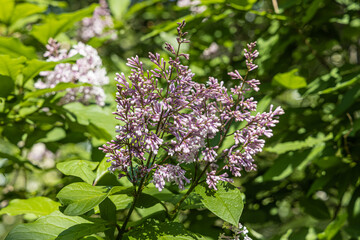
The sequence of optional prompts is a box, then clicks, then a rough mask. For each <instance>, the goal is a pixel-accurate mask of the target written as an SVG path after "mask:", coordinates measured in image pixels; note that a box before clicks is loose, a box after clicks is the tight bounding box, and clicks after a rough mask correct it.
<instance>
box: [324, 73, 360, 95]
mask: <svg viewBox="0 0 360 240" xmlns="http://www.w3.org/2000/svg"><path fill="white" fill-rule="evenodd" d="M359 80H360V75H357V76H356V77H354V78H352V79H350V80H349V81H346V82H340V83H338V84H336V86H335V87H331V88H327V89H325V90H322V91H320V92H319V94H328V93H332V92H335V91H337V90H340V89H343V88H346V87H349V86H351V85H353V84H355V83H357V82H358V81H359Z"/></svg>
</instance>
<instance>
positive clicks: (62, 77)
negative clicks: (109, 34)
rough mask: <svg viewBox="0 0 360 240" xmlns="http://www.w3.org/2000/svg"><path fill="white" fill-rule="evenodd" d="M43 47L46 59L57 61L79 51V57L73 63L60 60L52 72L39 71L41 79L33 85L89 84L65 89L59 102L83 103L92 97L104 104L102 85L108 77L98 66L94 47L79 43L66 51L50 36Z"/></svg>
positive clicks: (101, 67) (100, 104)
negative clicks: (44, 47) (64, 93)
mask: <svg viewBox="0 0 360 240" xmlns="http://www.w3.org/2000/svg"><path fill="white" fill-rule="evenodd" d="M46 49H47V51H46V52H45V54H44V57H47V61H59V60H62V59H66V58H69V57H72V56H75V55H76V54H80V55H81V56H82V58H80V59H78V60H77V61H76V63H75V64H70V63H60V64H58V65H56V67H55V69H54V70H53V71H43V72H40V76H43V77H44V79H43V80H38V81H37V82H36V83H35V88H38V89H46V88H53V87H55V86H56V85H57V84H59V83H89V84H91V85H93V86H81V87H78V88H68V89H67V90H66V92H67V93H66V95H65V96H64V97H63V98H62V99H61V100H60V104H66V103H69V102H74V101H79V102H82V103H85V104H87V103H89V101H90V100H91V99H95V102H96V104H98V105H99V106H104V105H105V93H104V90H103V89H102V85H105V84H108V83H109V78H108V77H107V76H106V70H105V68H103V66H102V61H101V58H100V57H99V55H98V53H97V51H96V49H94V48H93V47H91V46H89V45H86V44H84V43H82V42H79V43H78V44H76V45H74V46H73V47H72V48H71V49H70V50H69V51H68V50H67V49H65V48H62V47H61V45H60V44H59V43H58V42H57V41H56V40H54V39H52V38H51V39H49V42H48V44H47V45H46Z"/></svg>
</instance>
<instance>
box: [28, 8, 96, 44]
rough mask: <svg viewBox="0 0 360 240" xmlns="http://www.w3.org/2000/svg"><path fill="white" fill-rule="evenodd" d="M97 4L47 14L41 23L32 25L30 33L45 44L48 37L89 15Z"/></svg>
mask: <svg viewBox="0 0 360 240" xmlns="http://www.w3.org/2000/svg"><path fill="white" fill-rule="evenodd" d="M97 6H98V5H97V4H92V5H91V6H89V7H87V8H83V9H80V10H78V11H76V12H72V13H63V14H59V15H55V14H49V15H48V16H46V18H45V19H44V21H43V23H42V24H41V25H34V27H33V29H32V31H31V35H33V36H34V37H35V38H36V39H37V40H39V42H41V43H42V44H44V45H45V44H46V43H47V42H48V40H49V38H55V37H56V36H57V35H58V34H59V33H62V32H65V31H66V30H68V29H70V28H72V27H73V26H74V24H75V23H76V22H78V21H80V20H81V19H83V18H84V17H89V16H91V14H92V13H93V11H94V9H95V7H97Z"/></svg>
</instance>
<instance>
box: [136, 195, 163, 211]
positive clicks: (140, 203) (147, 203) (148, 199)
mask: <svg viewBox="0 0 360 240" xmlns="http://www.w3.org/2000/svg"><path fill="white" fill-rule="evenodd" d="M158 203H160V201H159V200H158V199H157V198H155V197H153V196H151V195H149V194H146V193H141V195H140V197H139V198H138V200H137V201H136V207H137V208H149V207H152V206H154V205H156V204H158Z"/></svg>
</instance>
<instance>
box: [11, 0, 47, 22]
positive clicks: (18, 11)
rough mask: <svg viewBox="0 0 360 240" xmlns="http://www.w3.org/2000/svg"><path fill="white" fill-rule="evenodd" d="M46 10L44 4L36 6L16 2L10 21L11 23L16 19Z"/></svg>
mask: <svg viewBox="0 0 360 240" xmlns="http://www.w3.org/2000/svg"><path fill="white" fill-rule="evenodd" d="M45 10H46V7H44V6H38V5H35V4H32V3H21V4H16V6H15V9H14V12H13V13H12V15H11V19H10V22H11V24H14V23H16V21H18V20H20V19H22V18H26V17H29V16H31V15H33V14H36V13H41V12H44V11H45Z"/></svg>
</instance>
